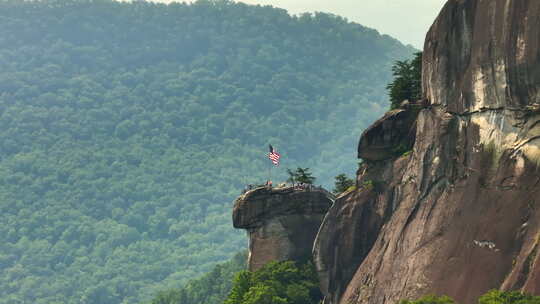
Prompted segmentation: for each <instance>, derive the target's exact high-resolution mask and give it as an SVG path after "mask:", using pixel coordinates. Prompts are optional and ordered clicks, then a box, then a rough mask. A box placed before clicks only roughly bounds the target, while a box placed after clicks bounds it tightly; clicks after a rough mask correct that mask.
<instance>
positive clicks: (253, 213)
mask: <svg viewBox="0 0 540 304" xmlns="http://www.w3.org/2000/svg"><path fill="white" fill-rule="evenodd" d="M332 203H333V195H332V194H330V193H329V192H327V191H326V190H324V189H318V188H315V189H312V190H310V191H309V190H295V189H293V188H292V187H290V188H278V189H272V190H269V189H267V188H258V189H255V190H252V191H249V192H247V193H246V194H244V195H242V196H240V197H239V198H238V199H236V201H235V204H234V210H233V224H234V227H235V228H241V229H246V230H247V232H248V235H249V261H248V265H249V269H250V270H257V269H259V268H261V267H262V266H264V265H265V264H266V263H268V262H270V261H285V260H293V261H301V260H305V259H308V258H310V257H311V251H312V248H313V241H314V239H315V236H316V234H317V231H318V230H319V227H320V225H321V222H322V220H323V217H324V215H325V213H326V212H327V210H328V208H329V207H330V206H331V205H332Z"/></svg>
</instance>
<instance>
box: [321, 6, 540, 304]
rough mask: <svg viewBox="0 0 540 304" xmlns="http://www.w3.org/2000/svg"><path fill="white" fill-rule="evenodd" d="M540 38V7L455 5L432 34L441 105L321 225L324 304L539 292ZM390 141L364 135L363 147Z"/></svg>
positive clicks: (429, 68)
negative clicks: (403, 149) (408, 146)
mask: <svg viewBox="0 0 540 304" xmlns="http://www.w3.org/2000/svg"><path fill="white" fill-rule="evenodd" d="M539 43H540V1H537V0H523V1H516V0H449V1H448V3H447V4H446V5H445V7H444V8H443V10H442V12H441V13H440V15H439V17H438V18H437V20H436V21H435V23H434V25H433V26H432V28H431V29H430V32H429V33H428V35H427V39H426V44H425V50H424V57H423V58H424V59H423V60H424V62H423V91H424V94H425V97H427V99H428V100H429V101H430V103H431V107H430V108H427V109H423V110H421V111H420V113H419V115H418V117H417V120H416V136H415V141H414V146H413V152H412V153H411V154H409V155H406V156H394V157H393V158H390V159H385V160H384V159H382V158H374V157H371V155H372V154H373V153H370V154H369V155H368V157H366V159H367V161H366V165H365V166H363V167H362V168H361V170H359V171H358V178H357V186H358V189H357V190H356V191H355V192H352V193H349V194H348V195H347V196H345V197H342V198H339V199H338V200H337V201H336V203H335V205H334V206H332V208H331V209H330V210H329V212H328V215H327V216H326V218H325V220H324V222H323V224H322V226H321V230H320V232H319V235H318V237H317V241H316V244H315V247H314V256H315V258H316V259H315V260H316V266H317V268H318V270H319V272H320V275H321V284H322V289H323V292H324V293H325V294H326V303H333V304H337V303H370V304H385V303H396V302H397V301H399V300H400V299H403V298H416V297H419V296H422V295H425V294H428V293H436V294H447V295H449V296H451V297H453V298H455V299H456V300H457V302H459V303H464V304H467V303H471V304H472V303H476V300H477V297H478V296H479V295H481V294H483V293H485V292H487V291H488V290H489V289H493V288H502V289H518V290H524V291H527V292H532V293H536V294H540V254H538V247H539V242H540V205H539V204H540V196H539V194H540V114H539V113H538V111H537V110H535V109H537V108H538V106H537V105H538V104H540V95H539V89H540V62H539V61H540V45H539ZM389 115H392V114H389ZM378 123H380V122H378ZM376 124H377V123H376ZM374 128H377V127H376V126H374V127H372V128H371V129H374ZM366 132H367V133H364V134H363V137H364V136H366V134H368V133H369V132H368V131H366ZM388 132H389V133H388ZM393 132H394V131H392V130H390V131H389V130H387V129H384V128H383V131H382V132H377V135H376V136H375V137H379V138H384V135H385V134H394V133H393ZM396 132H397V131H396ZM381 136H382V137H381ZM372 142H374V143H375V147H374V149H372V148H371V147H370V143H372ZM379 143H380V141H377V140H375V141H364V139H361V141H360V147H359V150H360V151H371V150H370V149H372V151H375V150H376V149H379V147H380V146H382V145H380V144H379ZM386 143H388V144H391V143H396V141H392V140H390V141H387V142H386ZM361 155H362V154H361ZM385 158H386V157H385ZM375 160H378V161H375ZM365 185H372V187H373V188H371V189H369V187H367V188H366V187H365ZM347 265H350V267H351V269H346V268H347ZM352 271H354V274H351V273H352Z"/></svg>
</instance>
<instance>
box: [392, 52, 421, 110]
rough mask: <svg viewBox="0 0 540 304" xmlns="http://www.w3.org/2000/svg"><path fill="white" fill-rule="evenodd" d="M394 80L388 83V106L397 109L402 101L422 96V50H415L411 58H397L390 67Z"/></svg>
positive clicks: (414, 99)
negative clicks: (389, 104)
mask: <svg viewBox="0 0 540 304" xmlns="http://www.w3.org/2000/svg"><path fill="white" fill-rule="evenodd" d="M392 74H393V75H394V80H393V81H392V82H391V83H390V84H388V86H387V87H386V89H388V94H389V95H390V102H391V106H390V108H391V109H392V110H393V109H397V108H398V107H399V105H400V104H401V102H402V101H404V100H409V101H416V100H418V99H420V98H422V52H417V53H415V55H414V58H413V59H412V60H403V61H402V60H398V61H396V63H395V64H394V66H393V67H392Z"/></svg>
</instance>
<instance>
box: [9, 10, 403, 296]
mask: <svg viewBox="0 0 540 304" xmlns="http://www.w3.org/2000/svg"><path fill="white" fill-rule="evenodd" d="M412 52H413V50H412V49H411V48H408V47H405V46H403V45H402V44H401V43H399V42H398V41H396V40H395V39H392V38H390V37H388V36H383V35H380V34H379V33H377V32H376V31H375V30H372V29H368V28H365V27H362V26H360V25H358V24H354V23H351V22H348V21H347V20H345V19H343V18H340V17H337V16H333V15H329V14H322V13H317V14H306V15H301V16H290V15H288V14H287V12H286V11H284V10H281V9H276V8H272V7H263V6H249V5H246V4H242V3H234V2H232V1H197V2H194V3H192V4H187V3H172V4H169V5H166V4H158V3H153V2H147V1H132V2H120V1H112V0H42V1H19V0H0V273H2V274H3V275H2V276H0V294H2V295H3V296H2V297H0V303H1V304H4V303H21V302H26V303H36V304H48V303H67V304H70V303H77V304H78V303H81V302H84V303H87V304H103V303H107V304H116V303H133V302H138V301H145V300H149V299H151V298H152V297H153V296H154V295H155V294H156V292H157V291H159V290H165V289H168V288H172V287H178V286H182V285H184V284H186V283H187V282H188V281H189V280H190V279H191V278H193V277H197V276H198V275H201V274H203V273H205V272H207V271H210V270H211V269H212V267H213V266H214V265H215V264H217V263H220V262H224V261H227V260H228V259H230V258H231V257H232V256H233V255H234V253H236V252H238V251H239V250H241V249H243V248H245V247H246V238H245V236H244V234H243V233H241V232H238V231H234V230H233V228H232V225H231V223H230V212H231V204H232V203H231V202H232V201H233V199H234V198H235V197H236V196H237V195H238V194H240V190H241V189H242V188H243V187H244V185H245V184H248V183H258V182H264V180H266V176H267V169H268V166H269V165H271V163H270V162H269V160H268V158H267V157H266V155H265V154H266V151H267V150H266V149H267V144H268V143H269V142H271V143H272V144H273V145H274V146H275V147H276V148H277V149H278V150H279V151H280V153H281V155H282V158H281V163H282V164H283V165H284V166H289V167H296V166H298V165H299V164H302V165H304V166H308V167H311V168H313V173H314V175H316V176H317V177H318V178H319V179H318V182H320V183H322V184H326V185H328V184H330V183H331V181H332V177H333V176H334V175H335V172H336V171H337V172H347V173H352V171H353V170H354V168H355V159H354V153H355V152H354V151H355V145H356V141H357V137H358V135H359V134H360V132H361V130H362V129H363V128H364V127H366V126H367V125H368V124H369V123H370V122H371V121H372V120H374V119H375V118H376V117H377V116H379V115H380V114H381V113H382V112H384V110H385V109H386V108H387V107H388V101H387V97H386V96H385V84H386V83H388V82H389V81H390V79H391V73H390V67H391V65H392V62H394V61H395V60H403V59H405V58H409V57H410V56H411V54H412ZM344 151H349V152H344ZM273 174H274V180H276V181H277V180H279V179H280V178H282V179H283V180H284V179H285V178H286V172H285V171H284V170H282V169H278V170H275V171H274V173H273Z"/></svg>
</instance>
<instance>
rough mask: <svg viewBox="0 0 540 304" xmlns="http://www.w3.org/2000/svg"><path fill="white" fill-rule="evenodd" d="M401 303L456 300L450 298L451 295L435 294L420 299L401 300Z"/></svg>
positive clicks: (450, 303) (445, 303)
mask: <svg viewBox="0 0 540 304" xmlns="http://www.w3.org/2000/svg"><path fill="white" fill-rule="evenodd" d="M399 304H455V302H454V300H453V299H452V298H450V297H449V296H440V297H438V296H435V295H427V296H424V297H421V298H420V299H418V300H414V301H411V300H401V301H400V302H399Z"/></svg>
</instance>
